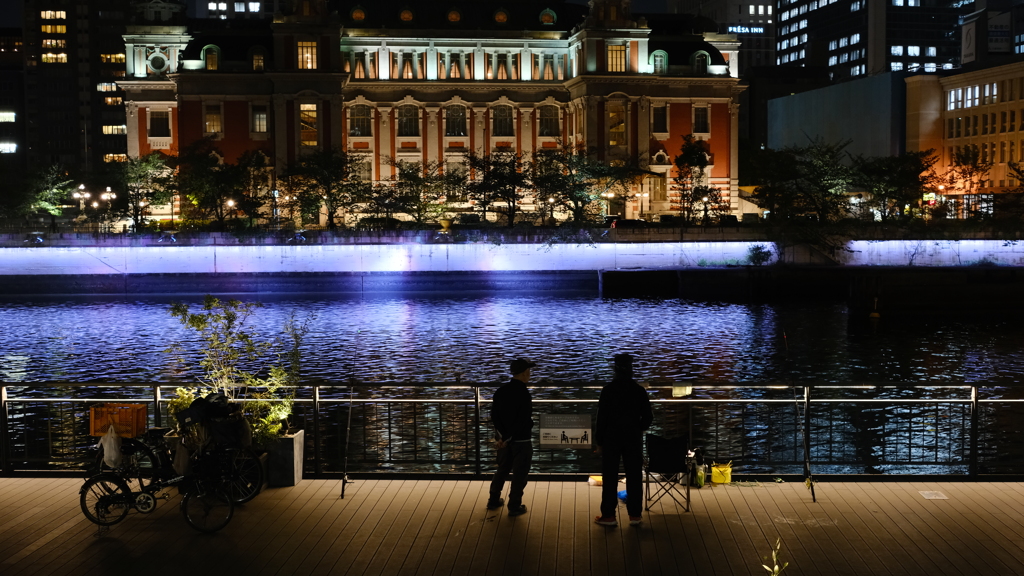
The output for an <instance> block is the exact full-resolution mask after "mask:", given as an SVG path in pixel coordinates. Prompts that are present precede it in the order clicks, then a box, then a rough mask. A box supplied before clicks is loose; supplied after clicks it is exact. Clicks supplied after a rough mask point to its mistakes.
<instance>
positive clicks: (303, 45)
mask: <svg viewBox="0 0 1024 576" xmlns="http://www.w3.org/2000/svg"><path fill="white" fill-rule="evenodd" d="M298 54H299V70H316V42H299V43H298Z"/></svg>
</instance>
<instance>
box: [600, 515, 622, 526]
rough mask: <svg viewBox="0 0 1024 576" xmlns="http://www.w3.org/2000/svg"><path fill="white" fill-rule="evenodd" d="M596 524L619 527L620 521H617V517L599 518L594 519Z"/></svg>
mask: <svg viewBox="0 0 1024 576" xmlns="http://www.w3.org/2000/svg"><path fill="white" fill-rule="evenodd" d="M594 522H595V523H597V524H600V525H601V526H618V525H619V521H618V520H616V519H615V516H598V517H596V518H594Z"/></svg>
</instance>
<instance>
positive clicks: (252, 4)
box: [249, 2, 260, 12]
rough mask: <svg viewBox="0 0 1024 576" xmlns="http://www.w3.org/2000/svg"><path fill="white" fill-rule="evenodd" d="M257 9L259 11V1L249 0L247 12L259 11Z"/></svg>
mask: <svg viewBox="0 0 1024 576" xmlns="http://www.w3.org/2000/svg"><path fill="white" fill-rule="evenodd" d="M259 11H260V3H259V2H249V12H259Z"/></svg>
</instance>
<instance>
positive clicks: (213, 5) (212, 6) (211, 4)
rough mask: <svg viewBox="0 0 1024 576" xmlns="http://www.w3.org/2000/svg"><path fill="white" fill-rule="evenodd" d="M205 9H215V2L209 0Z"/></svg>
mask: <svg viewBox="0 0 1024 576" xmlns="http://www.w3.org/2000/svg"><path fill="white" fill-rule="evenodd" d="M206 9H207V10H216V9H217V3H216V2H210V3H209V4H207V5H206Z"/></svg>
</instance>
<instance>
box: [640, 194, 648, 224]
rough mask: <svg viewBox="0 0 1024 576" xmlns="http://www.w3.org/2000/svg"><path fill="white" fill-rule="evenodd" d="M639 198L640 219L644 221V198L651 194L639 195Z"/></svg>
mask: <svg viewBox="0 0 1024 576" xmlns="http://www.w3.org/2000/svg"><path fill="white" fill-rule="evenodd" d="M637 196H639V197H640V215H639V219H640V220H643V219H644V198H647V197H648V196H650V193H649V192H644V193H642V194H637Z"/></svg>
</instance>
